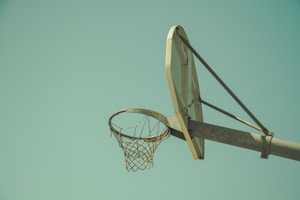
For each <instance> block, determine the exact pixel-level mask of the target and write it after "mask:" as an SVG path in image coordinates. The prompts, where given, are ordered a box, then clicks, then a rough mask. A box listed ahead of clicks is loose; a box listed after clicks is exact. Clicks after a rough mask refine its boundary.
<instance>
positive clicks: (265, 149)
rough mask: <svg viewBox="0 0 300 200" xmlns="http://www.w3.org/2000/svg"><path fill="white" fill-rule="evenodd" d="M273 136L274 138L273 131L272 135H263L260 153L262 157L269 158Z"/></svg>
mask: <svg viewBox="0 0 300 200" xmlns="http://www.w3.org/2000/svg"><path fill="white" fill-rule="evenodd" d="M272 138H273V133H271V134H270V135H266V136H261V140H262V151H261V155H260V157H261V158H264V159H268V157H269V154H270V147H271V142H272Z"/></svg>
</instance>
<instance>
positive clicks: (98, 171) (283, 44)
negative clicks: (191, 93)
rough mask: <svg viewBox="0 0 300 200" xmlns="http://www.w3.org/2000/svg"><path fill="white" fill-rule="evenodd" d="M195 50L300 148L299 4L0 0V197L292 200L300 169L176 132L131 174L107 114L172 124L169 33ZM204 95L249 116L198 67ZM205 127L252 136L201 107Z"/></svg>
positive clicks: (258, 113)
mask: <svg viewBox="0 0 300 200" xmlns="http://www.w3.org/2000/svg"><path fill="white" fill-rule="evenodd" d="M173 25H181V26H182V27H183V28H184V29H185V31H186V33H187V35H188V37H189V39H190V42H191V44H192V45H193V47H194V48H195V49H196V50H197V52H198V53H199V54H200V55H201V56H202V57H203V58H204V59H205V60H206V62H207V63H208V64H209V65H210V66H211V67H212V68H213V69H214V70H215V71H216V73H217V74H218V75H219V76H220V77H221V78H222V79H223V81H224V82H225V83H226V84H227V85H228V86H229V87H230V88H231V89H232V90H233V91H234V93H235V94H236V95H237V96H238V97H239V98H240V99H241V100H242V101H243V103H244V104H245V105H246V106H247V107H248V108H249V109H250V110H251V111H252V112H253V113H254V115H255V116H256V117H257V118H258V119H259V120H260V121H261V122H262V123H263V124H264V125H265V126H266V127H267V128H268V129H270V130H271V131H273V132H274V133H275V136H274V137H275V138H280V139H284V140H288V141H294V142H297V143H300V128H299V126H298V123H299V112H300V107H299V105H298V102H300V90H299V89H300V88H299V87H300V85H299V77H298V75H299V73H300V69H299V61H300V60H299V59H300V40H299V35H300V26H299V25H300V1H299V0H287V1H279V0H274V1H271V0H265V1H259V0H253V1H246V0H245V1H234V0H229V1H204V0H199V1H193V0H187V1H176V0H175V1H166V0H165V1H164V0H163V1H143V0H140V1H133V0H129V1H102V0H98V1H96V0H86V1H78V0H73V1H70V0H59V1H57V0H53V1H43V0H42V1H37V0H28V1H20V0H19V1H18V0H11V1H10V0H0V199H1V200H40V199H43V200H53V199H64V200H66V199H72V200H79V199H89V200H93V199H112V200H114V199H143V200H150V199H151V200H152V199H172V200H181V199H244V200H250V199H251V200H252V199H272V200H277V199H278V200H279V199H280V200H281V199H297V200H298V199H300V191H299V185H300V163H299V162H298V161H294V160H289V159H285V158H280V157H276V156H272V155H270V156H269V159H267V160H266V159H261V158H260V153H259V152H254V151H250V150H247V149H242V148H237V147H233V146H229V145H225V144H220V143H216V142H212V141H208V140H206V141H205V159H204V160H194V159H193V157H192V155H191V152H190V150H189V147H188V145H187V143H186V142H184V141H182V140H179V139H177V138H175V137H170V138H169V139H168V140H166V141H164V142H162V143H161V144H160V146H159V147H158V149H157V151H156V152H155V155H154V167H153V168H151V169H147V170H143V171H137V172H135V173H134V172H127V170H126V168H125V164H124V157H123V153H122V150H121V149H120V148H119V145H118V143H117V141H116V139H115V138H114V137H111V136H110V131H109V128H108V123H107V121H108V118H109V117H110V116H111V115H112V114H113V113H114V112H116V111H118V110H120V109H123V108H131V107H134V108H136V107H137V108H146V109H151V110H154V111H157V112H159V113H162V114H163V115H165V116H174V115H175V114H174V110H173V105H172V100H171V97H170V92H169V89H168V83H167V79H166V73H165V53H166V52H165V51H166V38H167V34H168V31H169V29H170V28H171V27H172V26H173ZM195 62H196V66H197V75H198V79H199V84H200V90H201V96H202V98H203V99H205V100H207V101H209V102H211V103H213V104H215V105H217V106H218V107H221V108H223V109H225V110H227V111H230V112H232V113H233V114H235V115H238V116H240V117H242V118H245V119H247V120H249V121H251V120H250V119H249V117H248V116H247V115H246V114H245V113H244V112H243V111H242V110H241V109H240V108H239V106H238V105H237V104H236V103H235V102H234V101H233V100H232V99H231V97H230V96H229V95H228V94H227V93H226V92H225V91H224V90H223V89H222V88H221V87H220V86H219V85H218V83H217V82H216V81H215V80H214V79H213V78H212V77H211V75H210V74H209V73H208V72H207V71H206V70H205V69H204V68H203V66H201V64H200V63H199V62H197V61H195ZM203 116H204V121H205V122H207V123H211V124H215V125H220V126H225V127H229V128H234V129H238V130H244V131H249V132H252V133H257V134H260V133H258V132H257V131H256V130H253V129H250V128H248V127H246V126H245V125H242V124H240V123H238V122H235V121H234V120H232V119H229V118H228V117H226V116H223V115H222V114H220V113H216V112H215V111H212V110H211V109H209V108H207V107H205V106H203Z"/></svg>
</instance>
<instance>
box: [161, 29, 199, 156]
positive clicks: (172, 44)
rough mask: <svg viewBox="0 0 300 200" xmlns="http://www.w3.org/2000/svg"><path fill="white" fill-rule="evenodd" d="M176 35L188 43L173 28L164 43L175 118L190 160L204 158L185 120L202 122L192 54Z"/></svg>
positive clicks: (184, 36)
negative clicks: (188, 149)
mask: <svg viewBox="0 0 300 200" xmlns="http://www.w3.org/2000/svg"><path fill="white" fill-rule="evenodd" d="M179 35H180V36H181V37H182V38H184V39H185V40H186V41H188V37H187V34H186V33H185V31H184V29H183V28H182V27H181V26H179V25H176V26H173V27H171V29H170V30H169V33H168V36H167V44H166V75H167V80H168V84H169V90H170V94H171V98H172V103H173V107H174V111H175V114H176V118H177V120H178V122H179V125H180V128H181V130H182V132H183V135H184V137H185V140H186V141H187V143H188V145H189V148H190V150H191V152H192V155H193V157H194V159H204V139H203V138H198V137H191V135H190V132H189V129H188V127H189V125H188V123H189V120H195V121H199V122H203V114H202V106H201V102H200V98H199V97H200V89H199V83H198V78H197V71H196V68H195V62H194V58H193V53H192V52H191V51H190V49H188V48H187V47H186V45H185V44H184V43H183V41H182V40H181V38H180V37H179Z"/></svg>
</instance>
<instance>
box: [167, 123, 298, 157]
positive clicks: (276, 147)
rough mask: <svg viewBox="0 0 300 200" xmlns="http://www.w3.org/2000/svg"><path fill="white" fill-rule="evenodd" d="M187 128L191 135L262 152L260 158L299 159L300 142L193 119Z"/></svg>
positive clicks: (175, 131)
mask: <svg viewBox="0 0 300 200" xmlns="http://www.w3.org/2000/svg"><path fill="white" fill-rule="evenodd" d="M189 129H190V134H191V136H192V137H200V138H204V139H207V140H212V141H215V142H221V143H224V144H229V145H233V146H237V147H242V148H246V149H250V150H254V151H259V152H261V153H262V154H261V157H262V158H267V157H268V155H269V154H272V155H275V156H280V157H285V158H289V159H292V160H298V161H300V144H298V143H295V142H290V141H285V140H281V139H276V138H273V137H272V136H263V135H259V134H254V133H249V132H244V131H240V130H235V129H230V128H225V127H221V126H216V125H211V124H206V123H203V122H198V121H193V120H190V121H189ZM178 132H179V131H178V129H177V130H175V129H171V134H172V135H174V136H177V137H178V136H179V134H178ZM173 133H174V134H173Z"/></svg>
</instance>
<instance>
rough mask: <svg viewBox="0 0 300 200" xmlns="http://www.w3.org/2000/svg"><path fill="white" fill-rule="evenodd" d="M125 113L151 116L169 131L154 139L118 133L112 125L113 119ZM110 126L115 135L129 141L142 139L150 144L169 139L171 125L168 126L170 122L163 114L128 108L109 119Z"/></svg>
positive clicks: (153, 137)
mask: <svg viewBox="0 0 300 200" xmlns="http://www.w3.org/2000/svg"><path fill="white" fill-rule="evenodd" d="M124 112H127V113H137V114H144V115H148V116H151V117H153V118H155V119H157V120H158V121H160V122H162V123H163V124H164V125H165V126H166V128H167V129H166V130H165V131H164V132H163V133H161V134H160V135H158V136H152V137H134V136H129V135H125V134H123V133H121V132H119V131H117V130H116V129H115V128H114V127H113V125H112V119H113V118H114V117H116V116H117V115H119V114H121V113H124ZM108 125H109V128H110V130H111V131H112V132H113V133H116V134H118V135H121V136H123V137H126V138H129V139H140V140H145V141H148V142H151V141H157V140H162V139H165V138H167V137H168V136H169V133H170V130H169V125H168V120H167V118H166V117H165V116H164V115H162V114H160V113H158V112H155V111H152V110H147V109H143V108H126V109H122V110H120V111H118V112H116V113H114V114H113V115H112V116H111V117H110V118H109V119H108Z"/></svg>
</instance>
